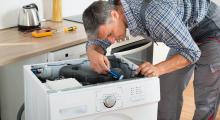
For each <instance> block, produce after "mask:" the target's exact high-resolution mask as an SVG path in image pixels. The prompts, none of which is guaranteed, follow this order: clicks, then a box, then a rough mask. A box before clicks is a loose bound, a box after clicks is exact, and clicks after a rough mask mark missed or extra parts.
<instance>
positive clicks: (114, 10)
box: [83, 0, 220, 120]
mask: <svg viewBox="0 0 220 120" xmlns="http://www.w3.org/2000/svg"><path fill="white" fill-rule="evenodd" d="M219 13H220V8H219V7H218V6H217V5H216V4H214V3H213V2H210V1H208V0H116V1H113V2H110V1H96V2H94V3H92V4H91V5H90V6H89V7H88V8H87V9H86V10H85V11H84V13H83V22H84V27H85V30H86V33H87V36H88V39H89V41H88V43H87V55H88V57H89V60H90V61H91V67H92V68H93V69H94V70H95V71H97V72H99V73H103V74H105V73H106V72H107V71H108V70H109V67H110V65H109V61H108V59H107V57H106V56H104V53H105V49H106V48H107V47H108V46H109V45H111V44H112V43H114V42H115V41H117V40H119V39H122V38H124V37H125V29H126V28H128V29H129V31H130V34H131V35H132V36H138V35H140V36H143V37H147V36H148V37H151V38H152V39H153V40H154V41H156V42H163V43H165V44H166V45H167V46H169V47H170V48H171V49H170V52H169V54H168V57H167V59H166V60H165V61H163V62H161V63H159V64H156V65H152V64H151V63H149V62H147V61H146V62H144V63H143V64H141V65H140V66H139V68H138V69H137V73H139V74H142V75H144V76H146V77H152V76H159V77H160V83H161V101H160V102H159V108H158V119H159V120H179V118H180V113H181V109H182V103H183V98H182V93H183V90H184V88H185V87H186V86H187V84H188V82H189V80H190V78H191V76H192V73H193V71H194V77H195V78H194V89H195V104H196V110H195V113H194V117H193V119H194V120H212V119H214V118H215V116H216V113H217V110H218V106H219V100H220V29H219V28H220V14H219ZM200 56H201V57H200Z"/></svg>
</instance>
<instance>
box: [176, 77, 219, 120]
mask: <svg viewBox="0 0 220 120" xmlns="http://www.w3.org/2000/svg"><path fill="white" fill-rule="evenodd" d="M194 110H195V105H194V90H193V83H192V80H191V81H190V83H189V85H188V86H187V88H186V90H185V91H184V103H183V109H182V113H181V118H180V120H192V117H193V113H194ZM216 120H220V107H219V110H218V114H217V118H216Z"/></svg>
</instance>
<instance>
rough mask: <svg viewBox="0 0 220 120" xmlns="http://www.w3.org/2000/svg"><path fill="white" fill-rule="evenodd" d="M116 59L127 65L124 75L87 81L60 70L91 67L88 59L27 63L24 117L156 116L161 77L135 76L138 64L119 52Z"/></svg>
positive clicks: (96, 119)
mask: <svg viewBox="0 0 220 120" xmlns="http://www.w3.org/2000/svg"><path fill="white" fill-rule="evenodd" d="M114 59H116V60H117V61H118V63H117V65H115V66H118V65H119V66H120V67H123V69H126V71H125V72H124V73H125V74H124V75H125V76H126V77H125V78H124V79H122V80H113V81H107V82H96V83H93V84H88V83H89V82H88V81H89V79H88V80H87V84H84V85H83V84H82V83H81V81H79V80H78V78H77V77H76V78H77V79H76V78H64V77H63V76H62V77H61V76H60V75H58V74H59V73H60V71H62V70H61V69H62V68H63V67H64V66H67V65H73V66H74V65H78V66H79V65H80V66H84V67H85V66H88V68H86V69H90V68H89V64H87V63H89V61H88V60H87V59H75V60H66V61H59V62H51V63H43V64H35V65H26V66H24V79H25V119H26V120H157V106H158V102H159V100H160V87H159V78H157V77H151V78H146V77H141V76H135V73H134V72H135V69H136V68H137V65H136V64H133V63H132V62H131V61H129V60H127V59H125V58H124V57H121V56H119V55H115V56H114ZM82 64H83V65H82ZM73 68H74V67H73ZM74 69H75V68H74ZM76 69H77V70H78V68H76ZM129 72H130V73H129ZM86 73H87V72H86V71H85V72H82V74H85V76H87V74H86ZM94 76H96V75H94ZM58 77H59V79H58ZM90 77H91V76H90ZM92 77H93V76H92ZM88 78H89V77H88ZM43 79H46V81H44V80H43ZM71 80H72V81H71ZM57 81H59V82H58V84H56V83H57ZM49 83H52V84H49ZM53 85H54V86H53Z"/></svg>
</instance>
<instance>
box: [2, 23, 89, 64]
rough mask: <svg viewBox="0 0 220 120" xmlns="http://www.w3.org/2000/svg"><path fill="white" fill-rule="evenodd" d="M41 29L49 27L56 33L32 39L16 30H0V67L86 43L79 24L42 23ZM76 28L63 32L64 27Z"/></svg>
mask: <svg viewBox="0 0 220 120" xmlns="http://www.w3.org/2000/svg"><path fill="white" fill-rule="evenodd" d="M41 26H42V27H51V28H53V29H56V30H57V31H58V32H57V33H54V34H53V35H52V36H47V37H42V38H34V37H32V36H31V33H30V32H29V33H24V32H19V31H18V30H17V28H16V27H15V28H8V29H3V30H0V66H3V65H7V64H9V63H13V62H16V61H18V60H22V59H25V58H28V57H32V56H36V55H41V54H44V53H47V52H50V51H55V50H59V49H63V48H66V47H71V46H74V45H77V44H81V43H84V42H86V40H87V37H86V33H85V30H84V27H83V25H82V24H80V23H75V22H69V21H62V22H52V21H46V22H42V25H41ZM70 26H77V31H75V32H67V33H65V32H63V28H64V27H70Z"/></svg>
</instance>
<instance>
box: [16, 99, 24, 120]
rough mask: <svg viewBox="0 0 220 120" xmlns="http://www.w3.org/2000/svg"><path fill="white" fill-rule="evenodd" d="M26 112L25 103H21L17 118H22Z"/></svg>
mask: <svg viewBox="0 0 220 120" xmlns="http://www.w3.org/2000/svg"><path fill="white" fill-rule="evenodd" d="M23 112H24V103H23V104H22V105H21V107H20V109H19V110H18V113H17V120H21V117H22V113H23Z"/></svg>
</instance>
